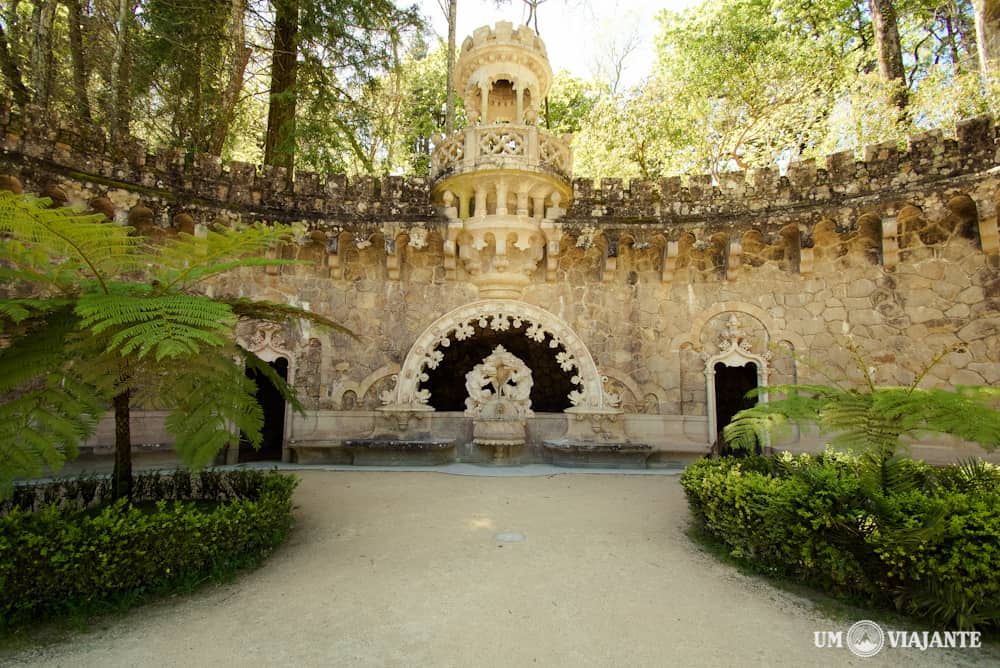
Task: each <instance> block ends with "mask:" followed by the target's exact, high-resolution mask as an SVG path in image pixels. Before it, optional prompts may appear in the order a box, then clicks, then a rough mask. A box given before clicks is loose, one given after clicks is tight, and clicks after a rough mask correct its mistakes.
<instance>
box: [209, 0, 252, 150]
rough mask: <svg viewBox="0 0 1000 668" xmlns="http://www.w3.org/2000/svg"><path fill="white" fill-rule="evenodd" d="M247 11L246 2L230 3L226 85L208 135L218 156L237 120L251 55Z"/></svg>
mask: <svg viewBox="0 0 1000 668" xmlns="http://www.w3.org/2000/svg"><path fill="white" fill-rule="evenodd" d="M246 10H247V0H231V3H230V17H229V34H230V48H229V54H228V67H227V68H226V74H227V77H228V81H227V82H226V83H225V86H224V88H223V91H222V99H221V100H220V101H219V105H218V106H219V108H218V112H217V115H216V119H215V123H214V127H213V129H212V132H211V141H210V143H209V148H208V150H209V152H210V153H211V154H212V155H221V154H222V147H223V146H224V145H225V143H226V138H227V137H228V135H229V129H230V127H231V126H232V124H233V119H234V118H235V116H236V106H237V104H238V103H239V100H240V95H241V93H242V92H243V88H244V84H245V77H246V70H247V65H248V64H249V63H250V57H251V56H252V55H253V49H251V48H250V45H249V44H247V41H246V25H245V22H244V16H245V14H246Z"/></svg>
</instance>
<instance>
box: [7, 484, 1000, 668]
mask: <svg viewBox="0 0 1000 668" xmlns="http://www.w3.org/2000/svg"><path fill="white" fill-rule="evenodd" d="M298 474H299V475H300V476H301V478H302V484H301V485H300V487H299V489H298V491H297V493H296V502H297V505H298V510H297V511H296V512H297V518H298V520H297V521H298V524H297V528H296V529H295V531H294V533H293V534H292V536H291V538H290V540H289V542H288V543H287V544H286V545H285V546H283V547H282V548H281V549H280V550H279V551H278V552H277V553H276V554H274V555H273V556H272V557H271V558H270V559H269V560H268V561H267V562H266V563H265V564H264V566H262V567H261V568H260V569H258V570H257V571H255V572H252V573H249V574H245V575H243V576H241V577H240V578H239V579H238V580H237V581H236V582H235V583H234V584H231V585H225V586H220V587H212V588H210V589H208V590H206V591H203V592H199V593H197V594H194V595H192V596H187V597H183V598H180V599H176V600H170V601H164V602H162V603H157V604H153V605H149V606H145V607H143V608H141V609H138V610H135V611H133V613H132V614H131V615H129V616H128V617H127V618H122V619H120V620H113V621H112V622H110V624H108V625H107V626H108V628H102V629H98V630H96V631H94V632H91V633H87V634H84V635H79V636H76V637H74V638H71V639H69V640H67V641H65V642H63V643H61V644H57V645H54V646H49V647H46V648H43V649H41V650H35V651H31V652H28V653H25V654H22V655H20V656H18V657H14V658H13V659H12V660H11V661H12V663H13V664H14V665H47V666H73V667H76V666H102V667H107V666H184V667H187V666H330V665H344V666H422V667H423V666H463V667H464V666H475V667H478V666H525V665H539V666H573V667H578V666H779V665H781V666H843V665H853V666H942V665H998V663H1000V654H998V653H997V651H996V649H995V648H992V649H987V650H978V651H977V650H965V651H964V652H959V651H945V650H929V651H927V652H923V653H921V652H918V651H912V650H899V649H886V650H884V651H883V652H882V653H881V654H879V655H878V656H877V657H875V658H874V659H860V658H856V657H855V656H854V655H853V654H851V653H850V652H849V651H848V650H847V649H817V648H816V647H814V645H813V632H814V631H819V630H831V631H835V630H843V631H846V627H847V626H849V622H845V621H844V620H836V621H834V620H830V619H828V618H826V617H825V616H824V615H823V613H821V612H819V611H817V610H816V609H815V608H814V607H813V606H812V605H811V604H810V603H809V602H808V601H805V600H802V599H799V598H797V597H795V596H792V595H790V594H787V593H784V592H782V591H780V590H777V589H775V588H773V587H771V586H769V585H768V584H766V583H763V582H761V581H759V580H756V579H753V578H748V577H745V576H742V575H740V574H739V573H737V572H735V571H734V570H733V569H732V568H730V567H728V566H725V565H722V564H720V563H718V562H717V561H715V559H714V558H712V557H710V556H708V555H705V554H704V553H702V552H701V551H700V550H699V549H698V548H697V547H696V546H694V545H692V544H691V542H690V541H689V539H688V538H687V537H686V536H685V535H684V529H685V527H686V525H687V522H688V511H687V508H686V503H685V500H684V495H683V493H682V491H681V488H680V485H679V483H678V480H677V477H676V476H660V475H651V476H636V475H580V474H562V475H550V476H538V477H470V476H457V475H443V474H441V473H412V472H382V473H373V472H357V471H351V472H344V471H299V472H298ZM498 534H500V536H499V537H498ZM503 534H507V535H503Z"/></svg>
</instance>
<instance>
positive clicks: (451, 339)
mask: <svg viewBox="0 0 1000 668" xmlns="http://www.w3.org/2000/svg"><path fill="white" fill-rule="evenodd" d="M487 332H494V333H495V334H496V335H497V337H501V340H504V341H505V343H504V344H503V345H504V346H505V347H507V344H508V343H509V344H510V345H511V346H513V345H515V343H514V341H515V339H518V338H523V339H527V340H529V341H533V342H535V343H540V344H542V348H541V349H547V350H546V352H547V353H548V355H549V356H550V357H551V359H552V360H553V361H554V363H555V365H556V368H558V369H559V370H560V374H557V375H555V378H559V377H560V376H561V377H565V376H568V377H569V383H570V391H569V393H568V395H567V399H568V401H569V403H570V404H571V405H570V407H569V408H567V409H565V410H568V411H571V412H573V411H577V412H586V411H590V412H593V411H601V410H603V409H605V408H607V406H608V405H609V403H608V401H606V399H607V398H606V397H605V394H604V389H603V385H602V382H601V375H600V373H599V372H598V370H597V365H595V364H594V359H593V357H591V355H590V351H589V350H587V347H586V346H585V345H584V344H583V342H582V341H581V340H580V337H579V336H577V335H576V333H575V332H573V330H572V329H570V327H569V326H568V325H567V324H566V323H565V322H563V321H562V320H561V319H560V318H558V317H557V316H555V315H553V314H552V313H549V312H548V311H546V310H545V309H543V308H540V307H538V306H534V305H532V304H527V303H525V302H520V301H515V300H509V299H485V300H481V301H477V302H472V303H470V304H466V305H465V306H461V307H459V308H457V309H455V310H453V311H451V312H449V313H446V314H445V315H443V316H441V317H440V318H438V319H437V320H436V321H435V322H433V323H432V324H431V325H430V326H429V327H427V329H425V330H424V332H423V333H422V334H421V335H420V336H419V337H418V338H417V340H416V341H415V342H414V343H413V346H412V347H411V348H410V350H409V352H408V353H407V355H406V359H405V360H403V365H402V368H401V369H400V371H399V374H397V375H396V377H395V379H396V384H395V386H394V387H393V388H392V389H390V390H388V391H386V392H383V393H382V394H381V395H380V397H379V398H380V399H381V401H382V404H383V407H382V410H383V411H386V412H388V413H406V412H413V411H429V410H435V409H437V408H436V406H435V403H434V402H432V401H431V398H432V396H433V393H432V391H431V389H430V388H429V387H427V386H425V384H426V383H428V382H429V381H430V380H431V374H432V373H435V372H436V370H437V369H438V368H439V367H440V365H441V363H442V362H443V361H444V360H445V355H446V354H447V352H448V350H449V349H450V348H451V347H452V346H454V345H458V344H460V343H462V342H464V341H467V340H470V339H475V338H477V336H476V335H477V333H479V334H480V335H482V334H485V333H487ZM470 350H471V349H470ZM524 350H525V354H526V355H528V356H529V357H530V356H531V355H537V356H538V357H539V358H541V357H545V356H544V355H541V354H540V353H539V352H538V351H539V350H540V349H539V348H530V347H529V348H525V349H524ZM471 354H472V353H471V352H469V353H468V355H469V356H471ZM487 354H489V351H488V350H486V351H485V352H484V354H483V355H482V357H480V358H479V359H476V360H475V362H474V364H478V363H479V362H480V361H482V358H483V357H485V356H486V355H487ZM525 361H526V362H527V360H525ZM538 363H539V364H541V363H542V362H541V360H540V359H539V362H538ZM474 364H473V365H474ZM473 365H470V367H469V368H471V366H473ZM540 368H541V367H540ZM453 373H457V372H454V371H453ZM435 375H436V374H435ZM442 379H443V380H441V381H438V385H437V387H438V388H439V389H440V388H443V387H444V384H445V383H451V384H453V385H455V386H456V389H455V390H454V391H455V392H462V398H463V401H464V397H465V388H464V383H465V378H464V377H463V376H458V375H442ZM535 382H538V380H537V379H536V381H535ZM542 384H543V385H545V384H546V383H544V382H543V383H542ZM554 386H555V385H554V382H553V387H554ZM459 388H460V389H459ZM554 393H555V389H550V390H548V391H546V394H552V395H554ZM451 401H452V403H450V404H448V405H454V403H453V402H454V400H453V399H452V400H451ZM546 401H548V400H546ZM442 405H444V404H442ZM549 405H552V406H556V405H558V406H562V405H564V404H563V403H562V402H561V401H559V402H556V401H555V400H554V399H553V400H552V401H551V402H549ZM437 410H441V409H437Z"/></svg>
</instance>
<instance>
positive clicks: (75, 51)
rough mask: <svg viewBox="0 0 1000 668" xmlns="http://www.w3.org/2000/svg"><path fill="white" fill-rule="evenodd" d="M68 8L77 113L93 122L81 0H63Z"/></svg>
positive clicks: (70, 51)
mask: <svg viewBox="0 0 1000 668" xmlns="http://www.w3.org/2000/svg"><path fill="white" fill-rule="evenodd" d="M62 2H63V4H64V5H66V9H67V13H68V16H67V20H68V22H69V46H70V48H69V53H70V58H71V60H72V63H73V93H74V99H75V100H76V108H77V114H78V115H79V117H80V118H81V119H82V120H84V121H86V122H88V123H89V122H91V121H92V117H91V113H90V95H88V93H87V79H88V69H89V68H88V63H87V58H86V54H85V53H84V47H83V11H82V9H81V7H80V0H62Z"/></svg>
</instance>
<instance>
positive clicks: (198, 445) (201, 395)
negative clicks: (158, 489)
mask: <svg viewBox="0 0 1000 668" xmlns="http://www.w3.org/2000/svg"><path fill="white" fill-rule="evenodd" d="M177 371H178V373H177V374H176V375H174V376H173V378H172V382H171V384H170V385H171V387H172V388H173V392H172V393H171V394H170V395H169V396H167V397H163V398H165V399H167V400H168V401H171V403H172V404H173V405H172V407H171V408H172V409H173V410H172V412H171V413H170V415H169V416H168V417H167V420H166V427H167V430H168V431H169V432H170V433H171V434H173V435H174V436H175V438H176V441H175V444H174V447H175V448H176V450H177V453H178V455H180V457H181V459H182V460H183V461H184V463H185V464H187V465H188V466H190V467H192V468H195V469H198V468H201V467H204V466H207V465H208V464H210V463H211V461H212V458H213V457H214V456H215V454H216V453H217V452H218V451H219V450H220V449H221V448H223V447H224V446H225V445H227V444H229V443H235V442H237V441H238V440H239V437H240V433H241V432H242V433H243V434H244V435H245V436H246V438H247V439H248V440H249V441H250V444H251V445H252V446H253V447H258V446H259V445H260V441H261V428H262V427H263V426H264V412H263V409H262V408H261V407H260V404H258V403H257V399H256V390H257V386H256V384H255V383H254V382H253V381H252V380H251V379H250V378H247V376H246V374H245V373H244V371H243V369H242V368H241V367H240V366H239V365H238V364H236V363H234V362H233V361H231V360H228V359H227V360H223V359H222V358H215V360H214V363H213V373H211V374H207V373H204V370H200V369H192V370H191V371H190V372H188V373H185V372H184V371H185V370H184V369H183V368H180V369H178V370H177Z"/></svg>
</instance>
